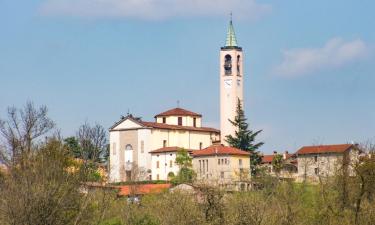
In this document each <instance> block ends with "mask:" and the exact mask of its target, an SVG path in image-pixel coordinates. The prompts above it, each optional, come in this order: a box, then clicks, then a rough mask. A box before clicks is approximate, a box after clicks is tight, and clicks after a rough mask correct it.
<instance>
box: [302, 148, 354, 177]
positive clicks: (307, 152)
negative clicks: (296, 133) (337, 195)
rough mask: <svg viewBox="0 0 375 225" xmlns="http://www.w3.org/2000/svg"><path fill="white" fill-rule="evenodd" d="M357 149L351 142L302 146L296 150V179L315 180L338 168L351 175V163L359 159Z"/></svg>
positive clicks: (332, 173)
mask: <svg viewBox="0 0 375 225" xmlns="http://www.w3.org/2000/svg"><path fill="white" fill-rule="evenodd" d="M359 153H360V151H359V149H358V148H357V146H356V145H353V144H339V145H318V146H304V147H302V148H300V149H299V150H298V151H297V153H296V154H297V162H298V177H297V181H300V182H301V181H304V180H306V181H311V182H317V181H318V180H319V177H320V178H324V177H329V176H333V175H334V174H335V173H336V172H337V171H338V170H340V169H347V170H348V174H349V175H353V170H352V165H353V164H354V163H356V162H358V160H359Z"/></svg>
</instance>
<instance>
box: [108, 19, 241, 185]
mask: <svg viewBox="0 0 375 225" xmlns="http://www.w3.org/2000/svg"><path fill="white" fill-rule="evenodd" d="M219 65H220V74H219V80H220V130H217V129H215V128H210V127H203V126H202V119H203V116H202V115H201V114H199V113H196V112H191V111H189V110H187V109H182V108H174V109H170V110H167V111H165V112H162V113H159V114H157V115H155V117H154V119H155V120H154V121H153V122H146V121H142V120H141V119H139V118H137V117H134V116H132V115H128V116H125V117H123V118H121V120H120V121H118V122H116V123H115V124H114V125H113V126H112V127H111V128H110V129H109V133H110V138H109V139H110V163H109V170H110V171H109V181H110V182H120V181H131V180H167V178H168V175H170V174H174V175H176V174H177V172H178V169H179V168H178V167H177V165H176V164H175V163H174V162H175V158H176V154H177V151H178V149H180V148H184V149H186V150H188V151H189V152H191V153H192V155H194V152H195V153H197V152H198V151H202V150H203V149H206V148H209V147H210V146H213V145H220V144H221V145H220V146H222V147H224V148H225V146H226V145H227V143H226V142H225V137H226V136H227V135H233V134H234V133H235V128H234V127H233V125H232V124H231V123H230V122H229V119H231V120H233V119H234V117H235V115H236V105H237V102H238V100H240V101H241V103H242V102H243V77H244V73H243V66H242V65H243V52H242V48H241V47H239V46H238V45H237V40H236V36H235V32H234V28H233V23H232V20H231V21H230V23H229V27H228V32H227V37H226V42H225V46H224V47H221V48H220V62H219ZM223 151H225V149H224V150H223ZM214 152H215V151H214ZM196 155H197V154H196Z"/></svg>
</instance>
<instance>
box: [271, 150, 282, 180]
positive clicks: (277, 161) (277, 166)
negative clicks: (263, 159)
mask: <svg viewBox="0 0 375 225" xmlns="http://www.w3.org/2000/svg"><path fill="white" fill-rule="evenodd" d="M283 167H284V160H283V156H282V155H281V154H275V156H274V157H273V159H272V168H273V170H274V171H275V173H276V175H277V177H278V176H279V174H280V171H281V169H282V168H283Z"/></svg>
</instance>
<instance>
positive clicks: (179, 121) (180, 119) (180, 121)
mask: <svg viewBox="0 0 375 225" xmlns="http://www.w3.org/2000/svg"><path fill="white" fill-rule="evenodd" d="M178 125H179V126H182V117H178Z"/></svg>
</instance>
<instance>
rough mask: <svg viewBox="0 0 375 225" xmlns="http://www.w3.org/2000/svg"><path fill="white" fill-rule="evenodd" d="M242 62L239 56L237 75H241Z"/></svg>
mask: <svg viewBox="0 0 375 225" xmlns="http://www.w3.org/2000/svg"><path fill="white" fill-rule="evenodd" d="M240 60H241V56H240V55H238V56H237V75H241V62H240Z"/></svg>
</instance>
